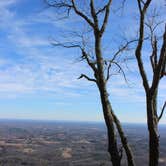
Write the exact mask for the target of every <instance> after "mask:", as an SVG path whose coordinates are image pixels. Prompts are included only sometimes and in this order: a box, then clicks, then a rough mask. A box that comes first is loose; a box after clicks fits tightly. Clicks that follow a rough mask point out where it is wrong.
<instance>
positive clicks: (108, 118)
mask: <svg viewBox="0 0 166 166" xmlns="http://www.w3.org/2000/svg"><path fill="white" fill-rule="evenodd" d="M94 36H95V53H96V59H97V68H98V73H97V74H96V77H97V78H96V80H97V81H98V82H97V85H98V88H99V91H100V98H101V103H102V108H103V114H104V119H105V123H106V127H107V135H108V152H109V154H110V157H111V161H112V165H113V166H120V165H121V157H120V155H119V149H118V145H117V139H116V131H115V126H114V120H113V116H112V114H111V109H112V108H111V107H110V105H109V99H108V93H107V90H106V81H105V76H104V69H103V58H102V52H101V34H100V32H99V31H95V32H94Z"/></svg>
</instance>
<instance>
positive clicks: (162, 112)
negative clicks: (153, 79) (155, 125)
mask: <svg viewBox="0 0 166 166" xmlns="http://www.w3.org/2000/svg"><path fill="white" fill-rule="evenodd" d="M165 107H166V101H165V103H164V105H163V107H162V109H161V113H160V116H159V117H158V121H160V119H161V118H162V116H163V114H164V110H165Z"/></svg>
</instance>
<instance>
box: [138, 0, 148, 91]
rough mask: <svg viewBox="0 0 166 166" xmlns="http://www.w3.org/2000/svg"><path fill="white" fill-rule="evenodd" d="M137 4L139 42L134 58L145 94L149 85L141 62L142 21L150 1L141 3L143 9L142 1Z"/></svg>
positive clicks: (139, 0)
mask: <svg viewBox="0 0 166 166" xmlns="http://www.w3.org/2000/svg"><path fill="white" fill-rule="evenodd" d="M137 2H138V8H139V12H140V25H139V41H138V44H137V47H136V51H135V54H136V58H137V63H138V67H139V71H140V74H141V77H142V80H143V85H144V88H145V90H146V92H147V91H148V90H149V83H148V79H147V75H146V72H145V69H144V65H143V62H142V58H141V56H142V45H143V42H144V19H145V13H146V9H147V8H148V6H149V5H150V2H151V0H147V1H146V2H145V3H143V8H142V6H141V3H142V1H141V0H137Z"/></svg>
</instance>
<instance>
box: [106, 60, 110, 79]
mask: <svg viewBox="0 0 166 166" xmlns="http://www.w3.org/2000/svg"><path fill="white" fill-rule="evenodd" d="M110 69H111V63H109V65H108V68H107V76H106V82H107V81H108V80H109V78H110Z"/></svg>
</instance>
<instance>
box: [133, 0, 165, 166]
mask: <svg viewBox="0 0 166 166" xmlns="http://www.w3.org/2000/svg"><path fill="white" fill-rule="evenodd" d="M137 2H138V9H139V13H140V20H139V22H140V23H139V41H138V43H137V46H136V50H135V56H136V60H137V63H138V68H139V72H140V75H141V78H142V82H143V87H144V89H145V93H146V111H147V125H148V130H149V166H158V160H159V133H158V123H159V120H160V119H161V117H162V115H163V112H164V109H165V107H166V103H165V104H164V105H163V108H162V111H161V113H160V115H158V110H157V94H158V87H159V83H160V80H161V79H162V78H163V77H164V76H165V75H166V26H165V31H164V33H163V35H162V42H161V43H162V44H160V47H159V42H158V38H157V35H156V34H155V28H156V27H157V25H158V24H155V25H154V24H153V20H152V21H151V23H148V22H146V16H147V10H148V8H149V6H150V4H151V2H152V0H146V1H143V0H137ZM153 19H154V18H153ZM146 26H147V28H149V30H150V36H148V39H149V40H150V42H149V43H150V46H151V54H150V56H149V57H150V58H149V61H150V62H151V66H152V74H153V75H152V82H151V83H149V81H148V75H147V72H146V71H145V65H144V60H143V58H142V56H143V46H144V45H146V44H147V43H145V40H144V36H145V27H146ZM146 47H148V46H147V45H146Z"/></svg>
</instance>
